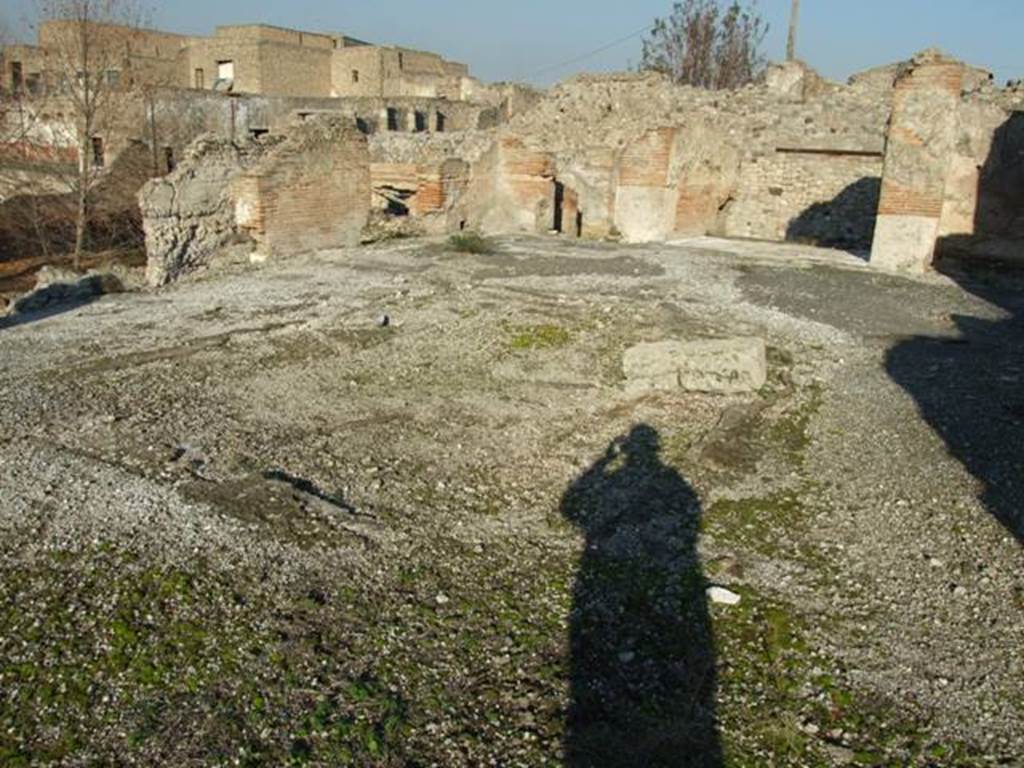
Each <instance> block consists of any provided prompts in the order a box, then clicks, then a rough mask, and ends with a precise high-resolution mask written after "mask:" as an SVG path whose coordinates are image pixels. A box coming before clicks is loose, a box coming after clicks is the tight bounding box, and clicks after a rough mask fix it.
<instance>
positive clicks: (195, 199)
mask: <svg viewBox="0 0 1024 768" xmlns="http://www.w3.org/2000/svg"><path fill="white" fill-rule="evenodd" d="M263 149H264V148H263V147H262V146H261V145H258V144H249V145H243V146H237V145H235V144H233V143H232V142H230V141H226V140H224V139H218V138H216V137H215V136H201V137H200V138H198V139H197V140H196V141H195V143H194V144H192V145H191V146H190V147H189V149H188V150H187V152H186V154H185V156H184V157H183V158H182V161H181V163H180V164H179V165H178V167H177V168H176V169H175V170H174V172H173V173H170V174H168V175H167V176H164V177H162V178H157V179H153V180H152V181H150V182H149V183H147V184H146V185H145V186H144V187H143V188H142V190H141V191H140V193H139V207H140V208H141V210H142V227H143V231H144V232H145V236H146V281H147V282H148V283H149V284H150V285H164V284H166V283H169V282H172V281H173V280H176V279H177V278H179V277H181V276H183V275H185V274H187V273H189V272H193V271H195V270H197V269H199V268H201V267H203V266H205V265H206V264H208V263H209V262H210V261H211V259H212V258H213V257H214V255H216V253H217V252H218V251H219V250H220V249H221V248H223V247H224V246H225V245H227V244H228V243H229V242H230V241H231V240H232V238H234V237H235V236H236V235H237V233H238V229H237V227H236V224H235V202H234V199H233V198H232V195H231V184H232V182H233V181H234V180H235V179H237V178H238V177H239V176H240V175H241V173H242V171H243V169H244V168H246V167H247V166H249V165H252V164H253V163H255V162H256V159H257V156H258V154H259V153H260V152H261V151H262V150H263Z"/></svg>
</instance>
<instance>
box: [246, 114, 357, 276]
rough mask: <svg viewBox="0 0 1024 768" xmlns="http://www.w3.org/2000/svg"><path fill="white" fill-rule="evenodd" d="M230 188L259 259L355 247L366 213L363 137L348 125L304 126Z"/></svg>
mask: <svg viewBox="0 0 1024 768" xmlns="http://www.w3.org/2000/svg"><path fill="white" fill-rule="evenodd" d="M233 186H234V189H233V195H234V199H235V219H236V224H237V226H238V227H239V228H240V229H241V230H242V232H244V233H246V234H248V235H249V236H250V237H252V239H253V240H254V241H255V243H256V246H257V251H258V252H259V253H260V254H261V255H264V256H273V255H278V256H280V255H287V254H289V253H301V252H303V251H311V250H317V249H322V248H341V247H344V246H347V245H355V244H356V243H358V242H359V240H360V238H361V236H362V231H363V227H364V226H365V225H366V220H367V213H368V209H367V205H366V199H367V197H368V194H369V189H370V171H369V154H368V152H367V147H366V137H365V136H364V135H363V134H361V133H360V132H359V131H357V130H356V128H355V126H354V125H352V123H351V122H350V121H348V120H344V119H340V118H331V117H320V118H317V119H312V120H308V121H305V122H303V123H302V124H301V125H298V126H295V127H294V128H293V129H292V130H291V131H289V132H288V135H287V138H286V139H285V140H284V141H282V142H281V143H280V144H279V145H278V146H276V147H274V148H273V149H272V150H271V151H270V152H268V153H267V155H266V156H265V157H263V158H261V159H260V161H259V162H258V163H256V164H255V165H253V166H252V167H250V168H247V169H246V170H245V171H243V173H242V175H241V177H240V178H239V179H238V180H237V181H236V182H235V183H234V185H233Z"/></svg>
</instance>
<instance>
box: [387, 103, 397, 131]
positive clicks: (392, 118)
mask: <svg viewBox="0 0 1024 768" xmlns="http://www.w3.org/2000/svg"><path fill="white" fill-rule="evenodd" d="M388 130H389V131H397V130H398V110H397V109H395V108H394V107H388Z"/></svg>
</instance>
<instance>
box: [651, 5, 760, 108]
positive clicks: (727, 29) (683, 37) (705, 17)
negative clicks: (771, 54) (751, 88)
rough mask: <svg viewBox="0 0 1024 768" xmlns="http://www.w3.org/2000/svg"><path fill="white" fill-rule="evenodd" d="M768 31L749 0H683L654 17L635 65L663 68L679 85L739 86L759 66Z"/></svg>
mask: <svg viewBox="0 0 1024 768" xmlns="http://www.w3.org/2000/svg"><path fill="white" fill-rule="evenodd" d="M767 33H768V24H767V23H766V22H765V21H764V19H763V18H762V17H761V15H760V13H759V12H758V10H757V7H756V4H754V3H751V4H749V5H743V4H741V3H739V2H737V1H736V0H734V1H733V2H730V3H726V2H723V0H683V2H679V3H675V4H674V5H673V6H672V12H671V13H670V14H669V16H668V17H667V18H664V19H656V20H655V22H654V27H653V29H652V30H651V34H650V36H649V37H648V38H647V39H645V40H644V43H643V55H642V59H641V63H640V69H642V70H649V71H654V72H663V73H665V74H667V75H669V76H671V78H672V79H673V81H675V82H676V83H679V84H680V85H695V86H698V87H700V88H739V87H741V86H743V85H746V84H747V83H750V82H753V81H754V80H756V79H757V78H758V77H759V76H760V75H761V73H762V71H763V70H764V66H765V64H766V59H765V57H764V55H763V54H762V52H761V45H762V43H763V42H764V38H765V35H766V34H767Z"/></svg>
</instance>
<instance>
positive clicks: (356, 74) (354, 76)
mask: <svg viewBox="0 0 1024 768" xmlns="http://www.w3.org/2000/svg"><path fill="white" fill-rule="evenodd" d="M352 82H353V83H358V82H359V70H358V69H353V70H352Z"/></svg>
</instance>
